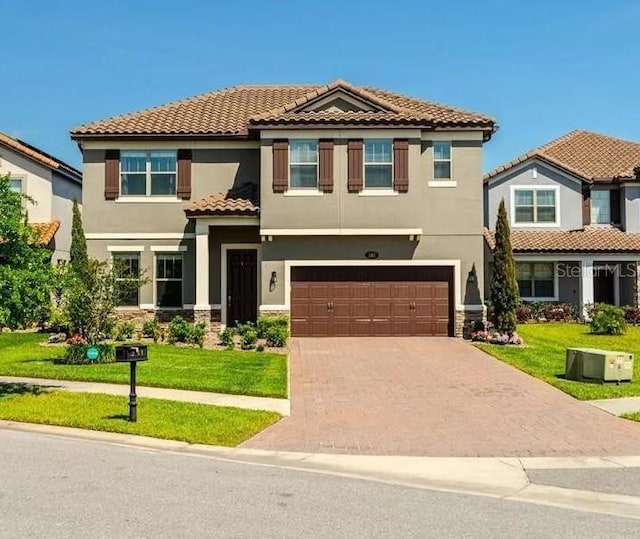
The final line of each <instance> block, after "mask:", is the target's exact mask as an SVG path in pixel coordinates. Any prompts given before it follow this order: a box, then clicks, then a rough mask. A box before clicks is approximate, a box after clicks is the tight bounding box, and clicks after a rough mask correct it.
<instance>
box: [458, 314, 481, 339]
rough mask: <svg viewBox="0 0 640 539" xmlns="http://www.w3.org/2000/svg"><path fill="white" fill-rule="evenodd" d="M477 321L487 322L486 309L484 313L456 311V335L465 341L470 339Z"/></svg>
mask: <svg viewBox="0 0 640 539" xmlns="http://www.w3.org/2000/svg"><path fill="white" fill-rule="evenodd" d="M477 321H481V322H486V310H485V309H483V310H482V311H465V310H459V311H456V314H455V326H454V335H455V336H456V337H463V338H465V339H468V338H470V337H471V332H472V331H473V323H474V322H477Z"/></svg>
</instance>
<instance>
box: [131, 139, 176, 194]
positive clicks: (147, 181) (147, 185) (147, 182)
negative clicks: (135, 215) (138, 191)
mask: <svg viewBox="0 0 640 539" xmlns="http://www.w3.org/2000/svg"><path fill="white" fill-rule="evenodd" d="M169 152H171V153H173V154H174V155H175V162H176V168H175V171H173V172H171V171H166V172H157V171H156V172H152V171H151V154H153V153H169ZM127 153H144V154H145V156H146V162H145V172H144V174H145V194H144V195H123V194H122V174H123V171H122V154H127ZM119 171H120V176H119V182H120V184H119V190H120V195H119V198H123V199H125V200H126V199H136V198H138V199H144V200H148V199H153V200H160V201H167V200H171V201H175V200H178V151H177V150H171V149H167V150H162V149H155V150H133V149H127V150H121V152H120V159H119ZM152 173H153V174H174V175H175V177H176V185H175V193H173V194H169V195H167V194H163V195H154V194H152V193H151V174H152ZM124 174H139V175H140V176H142V172H127V171H125V172H124Z"/></svg>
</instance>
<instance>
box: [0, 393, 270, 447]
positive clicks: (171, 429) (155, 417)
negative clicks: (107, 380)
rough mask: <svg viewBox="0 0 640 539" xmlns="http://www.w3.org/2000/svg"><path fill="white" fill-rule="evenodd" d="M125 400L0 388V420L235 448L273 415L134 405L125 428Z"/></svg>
mask: <svg viewBox="0 0 640 539" xmlns="http://www.w3.org/2000/svg"><path fill="white" fill-rule="evenodd" d="M127 402H128V399H127V397H116V396H113V395H99V394H89V393H67V392H64V391H53V392H43V393H38V392H37V391H34V388H33V387H31V386H27V387H24V386H21V385H17V384H13V385H2V384H0V419H6V420H10V421H24V422H28V423H42V424H46V425H61V426H64V427H77V428H81V429H89V430H100V431H108V432H121V433H126V434H139V435H143V436H151V437H153V438H164V439H168V440H180V441H183V442H189V443H198V444H209V445H224V446H231V447H233V446H236V445H238V444H240V443H242V442H244V441H245V440H247V439H249V438H251V437H252V436H254V435H255V434H257V433H258V432H260V431H261V430H264V429H265V428H267V427H268V426H270V425H272V424H273V423H275V422H276V421H278V419H280V416H279V415H278V414H276V413H274V412H264V411H257V410H241V409H239V408H225V407H219V406H208V405H206V404H194V403H189V402H173V401H165V400H156V399H139V400H138V421H137V423H130V422H129V421H127V417H128V405H127Z"/></svg>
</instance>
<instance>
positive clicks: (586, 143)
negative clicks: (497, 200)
mask: <svg viewBox="0 0 640 539" xmlns="http://www.w3.org/2000/svg"><path fill="white" fill-rule="evenodd" d="M533 157H537V158H539V159H542V160H543V161H547V162H549V163H551V164H552V165H556V166H558V167H559V168H561V169H564V170H565V171H567V172H569V173H570V174H573V175H575V176H578V177H579V178H581V179H583V180H585V181H588V182H592V181H595V182H598V181H611V180H613V179H634V178H635V176H636V172H635V171H634V169H635V168H636V167H638V166H640V143H637V142H632V141H628V140H622V139H617V138H613V137H609V136H606V135H601V134H599V133H593V132H591V131H571V132H570V133H567V134H566V135H563V136H562V137H560V138H557V139H555V140H552V141H551V142H549V143H547V144H545V145H543V146H540V147H539V148H536V149H535V150H531V151H529V152H527V153H525V154H522V155H521V156H519V157H517V158H516V159H514V160H513V161H509V162H508V163H505V164H504V165H500V166H499V167H498V168H496V169H494V170H492V171H491V172H489V173H488V174H485V176H484V180H485V181H488V180H490V179H491V178H493V177H495V176H497V175H498V174H500V173H502V172H504V171H506V170H509V169H510V168H512V167H514V166H516V165H518V164H520V163H522V162H524V161H527V160H528V159H531V158H533Z"/></svg>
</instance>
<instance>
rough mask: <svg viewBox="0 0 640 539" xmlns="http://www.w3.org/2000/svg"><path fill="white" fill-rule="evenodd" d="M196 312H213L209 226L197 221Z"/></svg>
mask: <svg viewBox="0 0 640 539" xmlns="http://www.w3.org/2000/svg"><path fill="white" fill-rule="evenodd" d="M194 309H195V310H196V311H209V310H211V302H210V301H209V225H208V224H204V223H199V222H197V221H196V304H195V307H194Z"/></svg>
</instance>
